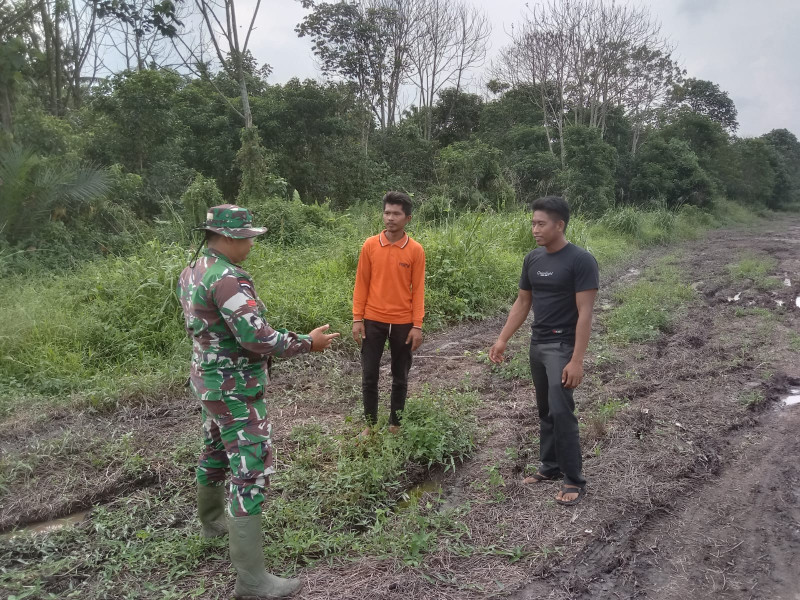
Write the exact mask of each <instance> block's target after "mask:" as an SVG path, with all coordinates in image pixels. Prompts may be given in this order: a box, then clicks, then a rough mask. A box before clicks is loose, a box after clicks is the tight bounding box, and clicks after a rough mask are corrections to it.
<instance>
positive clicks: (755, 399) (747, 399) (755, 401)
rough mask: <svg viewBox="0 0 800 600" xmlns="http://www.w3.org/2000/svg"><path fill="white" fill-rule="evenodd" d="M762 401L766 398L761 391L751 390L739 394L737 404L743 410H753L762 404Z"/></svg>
mask: <svg viewBox="0 0 800 600" xmlns="http://www.w3.org/2000/svg"><path fill="white" fill-rule="evenodd" d="M764 400H766V397H765V396H764V393H763V392H762V391H761V390H751V391H749V392H742V393H741V394H739V404H741V405H742V406H744V407H745V408H755V407H757V406H759V405H760V404H762V403H763V402H764Z"/></svg>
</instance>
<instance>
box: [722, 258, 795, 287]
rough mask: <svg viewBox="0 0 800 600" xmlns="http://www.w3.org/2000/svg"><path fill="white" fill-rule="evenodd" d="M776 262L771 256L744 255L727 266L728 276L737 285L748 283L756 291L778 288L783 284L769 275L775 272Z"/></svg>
mask: <svg viewBox="0 0 800 600" xmlns="http://www.w3.org/2000/svg"><path fill="white" fill-rule="evenodd" d="M777 264H778V261H777V259H775V258H773V257H771V256H759V255H756V254H752V253H749V254H746V255H745V256H744V257H742V259H741V260H739V261H738V262H735V263H732V264H729V265H727V269H728V274H729V275H730V277H731V279H732V280H733V281H735V282H737V283H745V282H749V283H751V284H752V285H753V287H755V288H756V289H758V290H761V291H769V290H773V289H776V288H779V287H781V286H782V285H783V282H782V281H781V280H779V279H777V278H776V277H770V276H769V273H771V272H772V271H774V270H775V267H776V266H777Z"/></svg>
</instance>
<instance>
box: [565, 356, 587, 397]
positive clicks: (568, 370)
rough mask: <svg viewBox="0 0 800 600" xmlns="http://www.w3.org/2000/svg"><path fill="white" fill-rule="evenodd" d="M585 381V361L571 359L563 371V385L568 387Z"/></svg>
mask: <svg viewBox="0 0 800 600" xmlns="http://www.w3.org/2000/svg"><path fill="white" fill-rule="evenodd" d="M581 381H583V362H576V361H574V360H571V361H569V362H568V363H567V366H566V367H564V370H563V371H561V385H563V386H564V387H565V388H567V389H570V390H571V389H574V388H576V387H578V386H579V385H580V384H581Z"/></svg>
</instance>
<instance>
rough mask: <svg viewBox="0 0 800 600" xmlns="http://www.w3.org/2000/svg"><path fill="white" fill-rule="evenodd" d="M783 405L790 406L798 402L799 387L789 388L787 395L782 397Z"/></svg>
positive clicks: (799, 396) (799, 399) (799, 402)
mask: <svg viewBox="0 0 800 600" xmlns="http://www.w3.org/2000/svg"><path fill="white" fill-rule="evenodd" d="M783 404H784V405H785V406H792V405H793V404H800V388H792V389H791V390H789V395H788V396H786V398H784V399H783Z"/></svg>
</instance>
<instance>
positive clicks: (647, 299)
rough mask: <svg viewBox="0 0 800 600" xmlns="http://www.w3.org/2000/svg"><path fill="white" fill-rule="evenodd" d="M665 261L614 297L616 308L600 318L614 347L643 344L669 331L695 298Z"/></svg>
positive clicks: (673, 268) (687, 286) (688, 287)
mask: <svg viewBox="0 0 800 600" xmlns="http://www.w3.org/2000/svg"><path fill="white" fill-rule="evenodd" d="M668 262H669V261H668V260H665V261H662V262H661V264H659V265H657V266H655V267H653V268H651V269H648V270H647V271H645V272H644V273H643V274H642V278H641V279H640V280H639V281H637V282H636V283H634V284H632V285H630V286H628V287H625V288H623V289H622V290H620V291H618V292H617V293H616V295H615V299H616V301H617V302H618V303H619V305H618V306H616V307H614V308H613V309H612V310H611V311H609V314H608V315H601V319H602V320H603V322H604V323H605V325H606V328H607V331H608V335H609V339H611V340H613V341H616V342H618V343H630V342H647V341H651V340H654V339H656V338H657V337H658V336H659V335H661V333H663V332H667V331H669V330H670V327H671V326H672V323H673V322H674V320H675V319H676V318H678V316H679V315H680V312H681V310H682V309H683V307H684V306H685V304H686V303H687V302H689V301H691V300H692V299H694V297H695V292H694V290H692V288H691V287H690V286H689V285H688V284H686V283H684V282H683V281H682V278H681V274H680V272H679V271H678V269H676V268H675V267H674V266H672V265H670V264H668Z"/></svg>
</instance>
